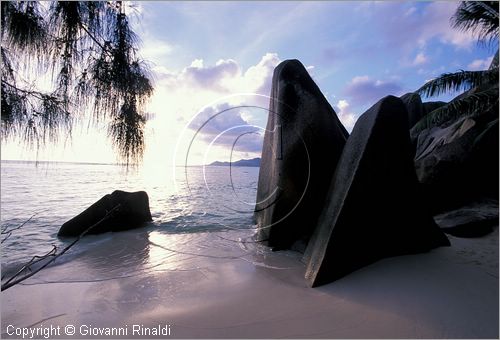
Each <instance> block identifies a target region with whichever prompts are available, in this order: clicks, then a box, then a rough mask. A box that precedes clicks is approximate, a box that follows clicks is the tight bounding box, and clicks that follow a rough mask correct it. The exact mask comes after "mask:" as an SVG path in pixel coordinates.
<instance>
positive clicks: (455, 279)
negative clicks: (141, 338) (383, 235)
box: [2, 228, 498, 338]
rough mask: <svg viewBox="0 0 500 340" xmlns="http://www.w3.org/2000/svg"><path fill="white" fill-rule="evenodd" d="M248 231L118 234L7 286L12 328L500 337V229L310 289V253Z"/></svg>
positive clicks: (5, 315)
mask: <svg viewBox="0 0 500 340" xmlns="http://www.w3.org/2000/svg"><path fill="white" fill-rule="evenodd" d="M249 237H251V231H225V232H212V233H197V234H170V235H163V234H160V233H155V232H151V231H146V230H136V231H129V232H120V233H114V234H113V237H110V238H109V239H108V240H106V241H105V242H101V243H99V244H96V246H95V247H93V248H90V249H88V250H87V251H86V252H84V253H82V254H79V255H78V256H77V257H76V258H75V259H73V260H72V261H70V262H66V263H63V264H60V265H57V266H53V267H49V268H46V269H45V270H43V271H42V272H40V273H38V274H37V275H36V276H34V277H32V278H30V279H28V280H26V281H25V283H23V284H20V285H17V286H15V287H12V288H10V289H8V290H6V291H4V292H2V337H5V338H19V337H16V336H9V335H8V334H7V327H8V326H9V325H12V326H13V327H20V328H23V327H24V328H25V327H30V328H36V327H49V326H53V327H58V326H59V327H61V330H64V327H67V326H68V325H73V326H75V327H76V332H77V334H75V335H74V336H67V335H64V334H62V335H60V336H57V335H55V336H54V337H56V338H57V337H62V338H87V337H89V336H88V334H87V335H82V334H80V335H79V334H78V332H79V327H80V326H82V325H84V326H88V327H94V328H99V329H103V328H110V327H125V326H127V327H129V333H128V334H127V335H126V336H111V337H115V338H122V337H125V338H127V337H137V335H133V336H132V335H131V333H130V330H131V329H132V328H131V327H132V326H133V325H142V326H143V327H145V328H151V329H152V328H155V327H159V326H160V327H163V326H165V325H170V331H171V335H170V336H162V335H160V336H159V337H171V338H276V337H285V338H388V337H389V338H393V337H398V338H463V337H466V338H477V337H481V338H497V337H498V228H495V231H494V233H492V234H490V235H488V236H486V237H483V238H477V239H459V238H455V237H450V241H451V243H452V246H451V247H442V248H439V249H435V250H432V251H431V252H429V253H424V254H417V255H407V256H399V257H393V258H387V259H384V260H381V261H378V262H376V263H374V264H372V265H370V266H367V267H365V268H362V269H360V270H358V271H356V272H354V273H352V274H350V275H348V276H346V277H344V278H342V279H340V280H337V281H335V282H333V283H331V284H328V285H324V286H320V287H318V288H308V287H307V285H306V281H305V279H304V270H305V266H304V264H303V263H302V262H300V258H301V254H298V253H295V252H291V251H284V252H275V253H273V252H271V251H270V250H269V249H268V248H266V247H264V246H260V245H255V244H252V243H244V242H239V241H238V240H248V239H249ZM229 240H231V241H229ZM233 241H234V242H233ZM495 254H496V256H495ZM495 262H496V263H495ZM26 311H29V313H27V312H26ZM42 325H43V326H42ZM11 329H12V328H10V329H9V330H11ZM61 332H63V331H61ZM77 335H78V336H77ZM102 336H103V335H95V336H94V335H93V336H92V337H93V338H99V337H102ZM145 337H156V336H154V335H149V336H145Z"/></svg>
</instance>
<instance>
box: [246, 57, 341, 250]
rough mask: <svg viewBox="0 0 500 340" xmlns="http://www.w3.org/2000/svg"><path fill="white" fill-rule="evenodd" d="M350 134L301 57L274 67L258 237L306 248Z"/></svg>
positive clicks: (279, 246)
mask: <svg viewBox="0 0 500 340" xmlns="http://www.w3.org/2000/svg"><path fill="white" fill-rule="evenodd" d="M347 137H348V133H347V131H346V130H345V128H344V127H343V125H342V123H341V122H340V121H339V119H338V117H337V115H336V114H335V111H334V110H333V109H332V107H331V106H330V104H329V103H328V101H327V100H326V99H325V96H324V95H323V94H322V93H321V91H320V90H319V88H318V86H317V85H316V84H315V83H314V81H313V80H312V79H311V77H310V76H309V74H308V73H307V71H306V69H305V68H304V66H303V65H302V64H301V63H300V62H299V61H298V60H287V61H284V62H282V63H281V64H279V65H278V66H277V67H276V69H275V70H274V75H273V83H272V93H271V99H270V104H269V117H268V121H267V131H266V133H265V136H264V145H263V149H262V161H261V166H260V172H259V183H258V189H257V204H256V207H255V218H256V222H257V224H258V228H259V232H258V238H259V239H261V240H268V245H269V246H271V247H274V249H275V250H277V249H287V248H291V247H294V248H295V249H298V250H301V249H302V251H303V250H304V248H305V245H306V244H307V241H308V239H309V237H310V236H311V234H312V232H313V230H314V228H315V226H316V220H317V218H318V216H319V214H320V212H321V209H322V207H323V204H324V200H325V195H326V192H327V190H328V187H329V183H330V181H331V179H332V176H333V173H334V171H335V167H336V165H337V162H338V159H339V157H340V154H341V152H342V149H343V147H344V144H345V142H346V139H347Z"/></svg>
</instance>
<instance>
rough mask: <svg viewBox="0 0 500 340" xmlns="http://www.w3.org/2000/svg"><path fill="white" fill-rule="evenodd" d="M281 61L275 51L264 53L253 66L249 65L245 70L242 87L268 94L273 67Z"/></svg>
mask: <svg viewBox="0 0 500 340" xmlns="http://www.w3.org/2000/svg"><path fill="white" fill-rule="evenodd" d="M280 62H281V59H280V58H279V57H278V54H277V53H266V54H265V55H264V56H263V57H262V58H261V59H260V61H259V63H258V64H257V65H255V66H251V67H249V68H248V70H247V71H246V72H245V74H244V76H243V79H242V83H243V87H246V88H248V89H252V91H251V92H255V93H259V94H265V95H269V94H270V93H271V85H272V78H273V72H274V68H275V67H276V66H277V65H278V64H279V63H280Z"/></svg>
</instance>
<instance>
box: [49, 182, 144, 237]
mask: <svg viewBox="0 0 500 340" xmlns="http://www.w3.org/2000/svg"><path fill="white" fill-rule="evenodd" d="M118 204H119V205H120V207H119V208H118V209H117V211H116V212H114V213H113V215H112V216H110V217H109V218H108V219H106V220H105V221H103V222H102V223H100V224H98V225H97V226H95V227H94V228H92V229H91V230H89V231H88V234H101V233H106V232H109V231H123V230H128V229H134V228H138V227H141V226H142V225H143V224H144V223H145V222H150V221H152V220H153V219H152V217H151V212H150V210H149V198H148V194H147V193H146V192H145V191H137V192H125V191H121V190H115V191H113V193H111V194H110V195H105V196H103V197H102V198H101V199H100V200H99V201H97V202H95V203H94V204H92V205H91V206H90V207H88V208H87V209H85V210H84V211H83V212H82V213H80V214H79V215H77V216H75V217H73V218H72V219H71V220H69V221H67V222H66V223H64V224H63V225H62V226H61V229H59V232H58V234H57V236H79V235H80V234H81V233H82V232H83V231H85V230H86V229H87V228H89V227H90V226H92V225H94V224H96V223H97V222H99V221H100V220H102V219H103V218H104V217H105V216H106V214H107V213H108V212H109V211H111V210H112V209H113V208H115V207H116V206H117V205H118Z"/></svg>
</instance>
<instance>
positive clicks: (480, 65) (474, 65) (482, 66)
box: [467, 57, 493, 71]
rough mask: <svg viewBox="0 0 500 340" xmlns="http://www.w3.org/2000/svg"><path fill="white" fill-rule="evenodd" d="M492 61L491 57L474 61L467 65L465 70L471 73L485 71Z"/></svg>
mask: <svg viewBox="0 0 500 340" xmlns="http://www.w3.org/2000/svg"><path fill="white" fill-rule="evenodd" d="M492 61H493V57H489V58H486V59H475V60H473V61H472V62H471V63H470V64H469V65H467V69H469V70H471V71H479V70H486V69H488V68H489V67H490V65H491V62H492Z"/></svg>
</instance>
